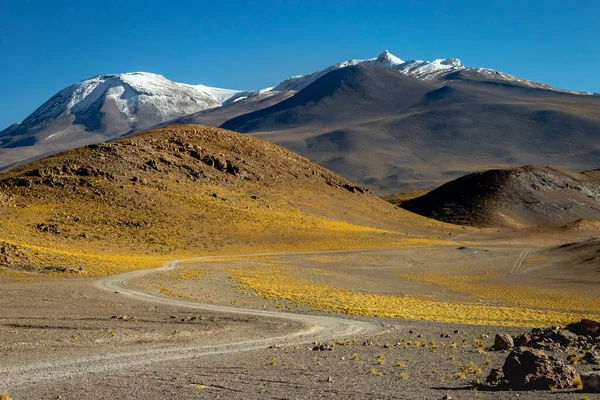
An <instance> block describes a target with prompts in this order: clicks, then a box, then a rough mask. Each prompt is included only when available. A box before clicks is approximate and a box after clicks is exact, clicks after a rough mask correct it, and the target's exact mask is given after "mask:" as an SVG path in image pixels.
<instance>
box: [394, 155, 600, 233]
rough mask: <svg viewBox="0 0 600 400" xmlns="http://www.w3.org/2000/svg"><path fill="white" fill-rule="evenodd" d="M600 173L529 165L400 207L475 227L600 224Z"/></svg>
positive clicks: (453, 185)
mask: <svg viewBox="0 0 600 400" xmlns="http://www.w3.org/2000/svg"><path fill="white" fill-rule="evenodd" d="M598 178H599V176H598V174H597V171H589V172H584V173H573V172H566V171H560V170H557V169H554V168H549V167H538V166H528V167H521V168H513V169H505V170H490V171H486V172H479V173H473V174H469V175H467V176H464V177H461V178H458V179H456V180H453V181H451V182H448V183H446V184H445V185H442V186H441V187H439V188H437V189H435V190H432V191H431V192H429V193H427V194H425V195H424V196H421V197H417V198H415V199H412V200H408V201H406V202H404V203H402V205H401V207H403V208H404V209H406V210H410V211H413V212H415V213H418V214H421V215H424V216H427V217H430V218H435V219H438V220H440V221H445V222H451V223H456V224H461V225H472V226H509V227H530V226H539V225H564V224H570V225H569V226H571V225H572V226H571V229H574V228H575V225H580V224H581V223H582V222H581V221H579V222H577V223H575V224H574V223H573V221H576V220H579V219H581V218H585V219H588V220H600V179H598Z"/></svg>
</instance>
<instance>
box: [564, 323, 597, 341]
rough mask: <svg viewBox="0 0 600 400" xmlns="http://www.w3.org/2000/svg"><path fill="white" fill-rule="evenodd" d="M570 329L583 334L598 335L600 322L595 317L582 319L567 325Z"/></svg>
mask: <svg viewBox="0 0 600 400" xmlns="http://www.w3.org/2000/svg"><path fill="white" fill-rule="evenodd" d="M566 328H567V329H568V330H569V331H571V332H573V333H576V334H577V335H582V336H591V337H598V336H600V322H598V321H594V320H593V319H582V320H581V321H579V322H574V323H572V324H569V325H567V327H566Z"/></svg>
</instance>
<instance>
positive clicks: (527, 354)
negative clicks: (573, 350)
mask: <svg viewBox="0 0 600 400" xmlns="http://www.w3.org/2000/svg"><path fill="white" fill-rule="evenodd" d="M502 373H503V374H504V377H503V378H502V379H499V378H498V377H497V376H492V374H490V376H488V380H489V381H490V383H487V382H488V380H486V386H489V387H493V386H495V387H501V388H508V389H514V390H553V389H567V388H573V387H575V379H576V377H577V374H576V373H575V369H573V367H571V366H569V365H566V364H565V363H563V362H562V361H561V360H559V359H557V358H556V357H553V356H549V355H547V354H546V353H544V352H543V351H541V350H536V349H532V348H528V347H518V348H516V349H514V350H513V351H512V352H511V353H510V354H509V355H508V357H507V358H506V361H505V362H504V365H503V367H502ZM494 374H495V375H497V372H495V373H494ZM496 381H498V383H497V384H492V382H496Z"/></svg>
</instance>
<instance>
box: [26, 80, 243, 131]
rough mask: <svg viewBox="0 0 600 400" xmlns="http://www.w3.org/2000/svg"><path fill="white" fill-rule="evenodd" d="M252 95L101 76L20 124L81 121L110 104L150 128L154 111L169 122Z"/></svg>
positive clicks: (59, 95) (31, 126)
mask: <svg viewBox="0 0 600 400" xmlns="http://www.w3.org/2000/svg"><path fill="white" fill-rule="evenodd" d="M248 93H249V92H244V91H240V90H229V89H219V88H212V87H208V86H204V85H187V84H183V83H177V82H172V81H170V80H168V79H167V78H165V77H164V76H162V75H157V74H151V73H146V72H132V73H125V74H109V75H98V76H95V77H93V78H90V79H86V80H83V81H81V82H79V83H76V84H74V85H72V86H69V87H68V88H66V89H64V90H61V91H60V92H58V93H57V94H56V95H54V96H53V97H52V98H51V99H50V100H48V101H47V102H46V103H44V104H43V105H42V106H41V107H40V108H38V109H37V110H36V111H35V112H34V113H33V114H31V115H30V116H29V117H28V118H27V119H25V121H23V123H21V124H19V125H23V126H26V127H27V128H28V129H35V128H36V127H38V125H39V124H44V123H45V122H48V120H55V119H57V118H59V117H62V116H69V115H71V116H74V118H75V119H77V117H78V116H80V115H89V114H90V113H91V111H92V110H94V109H99V108H100V109H101V108H104V106H107V105H110V106H112V107H114V108H115V110H116V111H118V112H119V114H121V116H122V117H123V118H124V119H127V120H129V121H130V122H131V123H135V122H138V125H139V124H141V125H148V124H147V123H144V122H143V121H140V116H141V115H144V114H148V113H150V112H151V113H153V118H152V119H154V120H159V121H161V122H162V121H168V120H170V119H173V118H177V117H181V116H183V115H188V114H191V113H194V112H198V111H201V110H205V109H207V108H213V107H219V106H221V105H222V104H223V103H225V102H226V101H227V100H229V99H230V98H232V97H234V96H238V95H241V94H244V95H247V94H248ZM90 116H91V115H90ZM46 139H47V138H46Z"/></svg>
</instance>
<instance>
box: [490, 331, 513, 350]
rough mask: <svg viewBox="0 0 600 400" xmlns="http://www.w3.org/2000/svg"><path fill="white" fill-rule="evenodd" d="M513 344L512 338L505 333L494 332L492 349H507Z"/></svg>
mask: <svg viewBox="0 0 600 400" xmlns="http://www.w3.org/2000/svg"><path fill="white" fill-rule="evenodd" d="M514 346H515V344H514V342H513V338H512V337H511V336H510V335H508V334H506V333H498V334H496V338H495V339H494V349H496V350H509V349H512V348H513V347H514Z"/></svg>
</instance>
